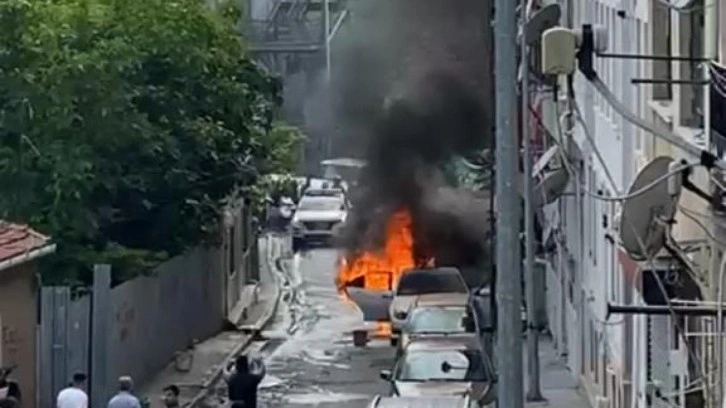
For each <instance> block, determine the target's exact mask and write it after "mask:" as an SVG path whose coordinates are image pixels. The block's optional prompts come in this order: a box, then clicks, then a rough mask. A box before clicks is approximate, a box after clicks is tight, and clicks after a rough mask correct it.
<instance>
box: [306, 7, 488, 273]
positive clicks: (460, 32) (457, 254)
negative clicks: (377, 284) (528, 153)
mask: <svg viewBox="0 0 726 408" xmlns="http://www.w3.org/2000/svg"><path fill="white" fill-rule="evenodd" d="M488 5H489V3H488V1H482V0H366V1H363V0H359V1H355V2H352V5H351V6H350V10H351V17H350V21H348V22H347V23H346V24H345V25H344V28H342V29H341V30H342V31H341V32H340V33H339V35H338V38H337V39H336V42H337V44H336V48H335V49H334V52H333V67H334V69H333V72H332V74H333V76H332V78H333V79H332V82H331V84H330V87H328V88H321V92H320V93H319V95H317V96H316V98H317V99H319V100H320V101H321V104H325V105H327V106H332V107H333V108H332V110H330V111H329V114H327V115H316V117H317V118H320V120H319V121H318V122H317V123H313V127H314V128H317V130H318V131H320V132H325V133H326V134H328V135H331V134H332V135H335V136H334V140H335V143H334V145H335V149H334V150H335V154H337V155H350V156H355V157H361V158H364V159H365V160H367V161H368V166H367V167H366V169H365V170H364V171H363V173H362V174H361V177H360V180H359V188H358V191H357V194H356V195H355V196H354V197H353V205H354V210H353V212H352V213H351V216H350V218H349V222H348V224H347V225H346V228H344V230H343V231H342V234H341V237H340V238H341V242H340V244H341V245H342V246H343V247H344V248H345V249H346V250H347V251H348V252H349V254H351V255H355V254H356V253H358V252H360V251H362V250H375V249H377V248H380V246H381V245H382V244H383V239H384V234H385V227H386V223H387V221H388V219H389V217H390V216H391V215H392V214H393V212H395V211H396V210H398V209H400V208H407V209H409V211H411V213H412V216H413V220H414V231H413V232H414V240H415V252H416V253H417V255H418V256H420V257H422V258H424V257H429V256H434V257H435V258H436V260H437V264H439V265H441V266H447V265H453V266H459V267H460V268H462V269H463V268H466V267H471V266H474V265H481V264H482V263H483V259H484V258H485V257H487V256H488V253H487V251H486V246H485V240H486V235H487V233H488V230H489V221H488V210H489V201H488V199H486V198H479V197H475V196H474V195H473V194H472V193H470V192H467V191H463V190H457V189H454V188H451V187H449V186H448V185H447V183H445V181H444V175H443V173H442V171H441V169H442V166H443V165H444V164H445V163H447V162H448V161H449V160H450V159H451V158H452V157H454V156H455V155H457V154H463V153H469V152H471V151H472V150H473V149H481V148H485V147H490V146H491V136H490V135H491V122H490V119H489V118H490V117H491V112H492V109H491V100H492V98H491V95H492V92H491V83H490V82H489V81H488V78H489V72H490V69H489V68H490V61H489V60H488V58H487V56H488V55H489V50H490V45H489V44H490V37H489V34H488V33H489V15H490V12H489V7H488Z"/></svg>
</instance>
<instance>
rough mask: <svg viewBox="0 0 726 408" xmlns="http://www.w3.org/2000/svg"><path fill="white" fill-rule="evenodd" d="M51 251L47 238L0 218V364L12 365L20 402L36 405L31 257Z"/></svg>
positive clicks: (34, 280) (34, 286) (35, 303)
mask: <svg viewBox="0 0 726 408" xmlns="http://www.w3.org/2000/svg"><path fill="white" fill-rule="evenodd" d="M54 251H55V245H53V244H51V243H50V240H49V239H48V238H47V237H45V236H43V235H41V234H39V233H37V232H35V231H33V230H31V229H30V228H28V227H26V226H22V225H17V224H10V223H5V222H3V221H0V328H2V337H0V367H12V366H16V368H15V370H13V372H12V373H11V375H10V379H11V380H14V381H17V382H18V385H19V386H20V391H21V394H22V398H23V406H24V407H29V408H34V407H35V406H36V388H37V386H36V385H37V375H38V367H37V362H38V355H37V354H38V347H37V338H38V333H37V332H38V327H39V325H38V322H39V316H38V288H39V282H38V279H37V271H36V268H35V264H34V263H35V261H36V260H37V259H38V258H40V257H42V256H45V255H48V254H50V253H52V252H54Z"/></svg>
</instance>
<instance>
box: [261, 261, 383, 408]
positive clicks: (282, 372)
mask: <svg viewBox="0 0 726 408" xmlns="http://www.w3.org/2000/svg"><path fill="white" fill-rule="evenodd" d="M335 260H336V251H335V250H333V249H316V250H312V251H308V252H305V253H303V254H298V255H296V256H295V257H294V258H293V259H292V260H288V261H284V265H283V268H282V270H283V272H281V273H280V275H282V276H279V277H278V278H281V282H282V288H283V292H282V303H281V304H280V307H279V308H278V312H277V316H276V318H275V320H274V321H273V323H272V324H271V325H270V326H269V327H268V329H267V330H266V331H265V332H264V333H263V337H265V338H266V341H261V342H258V344H253V347H252V350H251V352H252V354H255V352H257V353H259V354H261V355H263V356H264V357H265V361H266V364H267V368H268V371H267V372H268V375H267V377H266V378H265V380H264V381H263V383H262V384H261V386H260V388H261V390H260V397H259V398H260V404H259V406H261V407H263V408H273V407H274V408H279V407H303V406H316V407H321V408H325V407H330V408H332V407H340V408H353V407H365V406H366V404H367V402H368V401H369V400H370V398H371V396H373V395H375V394H377V393H385V392H386V391H387V384H386V383H385V382H383V381H382V380H380V379H379V377H378V373H379V371H380V370H381V369H384V368H387V367H390V365H391V363H392V361H393V349H392V348H391V347H390V346H388V343H387V341H386V340H372V341H371V342H370V343H369V345H368V347H364V348H356V347H354V346H353V339H352V333H351V332H352V330H353V329H355V328H357V327H360V325H361V323H362V315H361V314H360V311H358V310H357V309H356V308H355V307H354V306H353V305H352V304H349V303H347V302H345V301H344V300H343V299H341V298H340V295H339V294H338V292H337V290H336V288H335V285H334V283H333V282H334V281H333V279H334V277H335V273H336V271H335ZM255 346H256V347H257V349H258V350H259V351H257V350H255Z"/></svg>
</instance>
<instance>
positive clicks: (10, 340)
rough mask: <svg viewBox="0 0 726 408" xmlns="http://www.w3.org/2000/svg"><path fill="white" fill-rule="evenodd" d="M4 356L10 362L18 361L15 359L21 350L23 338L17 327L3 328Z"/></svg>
mask: <svg viewBox="0 0 726 408" xmlns="http://www.w3.org/2000/svg"><path fill="white" fill-rule="evenodd" d="M2 336H3V337H2V339H3V341H2V346H3V350H2V356H3V358H7V359H8V361H11V362H14V361H17V360H16V359H15V357H17V356H18V352H19V350H20V346H21V344H22V342H23V339H22V337H21V336H20V333H19V332H18V330H17V329H16V328H15V327H12V326H3V327H2Z"/></svg>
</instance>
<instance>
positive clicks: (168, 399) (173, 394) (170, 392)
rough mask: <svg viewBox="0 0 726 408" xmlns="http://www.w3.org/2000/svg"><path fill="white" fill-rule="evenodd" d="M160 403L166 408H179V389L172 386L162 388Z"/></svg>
mask: <svg viewBox="0 0 726 408" xmlns="http://www.w3.org/2000/svg"><path fill="white" fill-rule="evenodd" d="M162 401H163V402H164V407H166V408H179V387H177V386H176V385H174V384H171V385H167V386H166V387H164V396H163V397H162Z"/></svg>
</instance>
